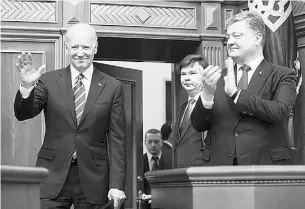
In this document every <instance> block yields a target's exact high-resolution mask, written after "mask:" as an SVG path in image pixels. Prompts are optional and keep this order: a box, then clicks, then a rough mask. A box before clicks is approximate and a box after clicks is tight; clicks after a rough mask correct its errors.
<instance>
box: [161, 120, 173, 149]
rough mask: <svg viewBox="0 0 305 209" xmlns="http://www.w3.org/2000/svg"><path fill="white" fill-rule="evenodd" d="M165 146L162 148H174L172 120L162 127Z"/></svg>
mask: <svg viewBox="0 0 305 209" xmlns="http://www.w3.org/2000/svg"><path fill="white" fill-rule="evenodd" d="M161 134H162V141H163V146H162V150H168V149H169V150H171V149H172V146H173V145H172V122H171V121H167V122H166V123H164V124H163V125H162V127H161Z"/></svg>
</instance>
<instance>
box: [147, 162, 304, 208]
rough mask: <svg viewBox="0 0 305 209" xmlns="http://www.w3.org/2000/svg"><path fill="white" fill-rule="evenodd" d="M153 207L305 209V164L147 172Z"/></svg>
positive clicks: (193, 168) (194, 168)
mask: <svg viewBox="0 0 305 209" xmlns="http://www.w3.org/2000/svg"><path fill="white" fill-rule="evenodd" d="M145 176H146V178H147V180H148V182H149V183H150V185H151V188H152V208H153V209H156V208H158V209H222V208H225V209H304V205H305V166H234V167H233V166H226V167H225V166H223V167H191V168H186V169H172V170H163V171H151V172H148V173H146V174H145Z"/></svg>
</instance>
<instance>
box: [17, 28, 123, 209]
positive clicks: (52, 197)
mask: <svg viewBox="0 0 305 209" xmlns="http://www.w3.org/2000/svg"><path fill="white" fill-rule="evenodd" d="M65 46H66V53H67V54H68V55H69V58H70V65H69V66H67V67H66V68H63V69H59V70H54V71H50V72H47V73H44V74H42V71H43V69H44V68H45V67H46V66H41V67H40V68H39V69H37V70H36V69H34V67H33V64H32V55H31V54H29V53H23V54H22V55H21V56H18V61H19V62H18V63H17V69H18V71H19V74H20V78H21V85H20V89H19V90H18V92H17V95H16V98H15V103H14V109H15V115H16V118H17V119H18V120H20V121H23V120H27V119H30V118H33V117H35V116H36V115H38V114H39V113H40V112H41V111H43V112H44V116H45V125H46V133H45V137H44V141H43V144H42V147H41V149H40V151H39V152H38V155H37V156H38V159H37V166H41V167H45V168H47V169H48V170H49V176H48V177H47V179H46V181H45V182H44V183H43V184H42V185H41V200H42V201H41V203H42V206H43V208H67V209H68V208H69V209H70V207H71V205H74V208H75V209H78V208H79V209H80V208H81V209H87V208H88V209H89V208H90V209H91V208H101V207H103V205H105V204H106V203H107V202H108V201H109V200H111V199H113V201H114V206H115V208H119V206H120V205H121V204H122V203H123V201H124V199H125V198H126V197H125V194H124V187H125V176H126V145H125V111H124V106H123V104H124V98H123V88H122V84H121V83H120V82H119V81H118V80H116V79H114V78H112V77H110V76H108V75H106V74H104V73H102V72H101V71H100V70H98V69H96V68H95V67H94V66H93V64H92V63H93V58H94V54H96V53H97V36H96V32H95V30H94V28H93V27H92V26H90V25H88V24H84V23H78V24H75V25H73V26H72V27H70V28H69V29H68V30H67V34H66V42H65ZM107 204H108V203H107Z"/></svg>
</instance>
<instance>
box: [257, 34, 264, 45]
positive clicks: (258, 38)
mask: <svg viewBox="0 0 305 209" xmlns="http://www.w3.org/2000/svg"><path fill="white" fill-rule="evenodd" d="M262 41H263V34H261V33H258V34H257V35H256V41H255V45H256V46H258V45H261V44H262Z"/></svg>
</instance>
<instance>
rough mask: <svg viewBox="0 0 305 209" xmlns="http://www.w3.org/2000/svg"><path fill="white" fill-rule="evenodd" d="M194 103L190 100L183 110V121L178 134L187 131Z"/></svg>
mask: <svg viewBox="0 0 305 209" xmlns="http://www.w3.org/2000/svg"><path fill="white" fill-rule="evenodd" d="M194 103H195V99H190V100H189V102H188V104H187V107H186V110H185V113H184V116H183V120H182V122H181V126H180V134H182V133H184V131H185V130H186V129H187V127H188V126H189V124H190V116H191V113H192V111H193V105H194Z"/></svg>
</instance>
